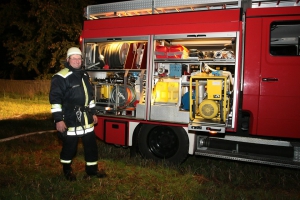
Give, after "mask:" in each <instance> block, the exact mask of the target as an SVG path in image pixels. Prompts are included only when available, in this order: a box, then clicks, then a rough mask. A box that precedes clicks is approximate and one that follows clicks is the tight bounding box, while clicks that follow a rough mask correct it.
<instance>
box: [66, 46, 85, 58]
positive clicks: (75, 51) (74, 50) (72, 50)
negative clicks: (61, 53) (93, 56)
mask: <svg viewBox="0 0 300 200" xmlns="http://www.w3.org/2000/svg"><path fill="white" fill-rule="evenodd" d="M75 54H76V55H81V56H82V53H81V51H80V49H79V48H77V47H71V48H70V49H68V52H67V58H69V57H70V56H71V55H75Z"/></svg>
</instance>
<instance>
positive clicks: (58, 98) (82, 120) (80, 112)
mask: <svg viewBox="0 0 300 200" xmlns="http://www.w3.org/2000/svg"><path fill="white" fill-rule="evenodd" d="M81 67H82V53H81V51H80V49H79V48H77V47H71V48H69V49H68V51H67V62H66V63H65V68H64V69H62V70H61V71H59V72H58V73H56V74H55V75H54V76H53V77H52V81H51V88H50V94H49V100H50V104H51V112H52V115H53V118H54V122H55V125H56V129H57V131H58V135H59V138H60V139H62V150H61V153H60V162H61V163H62V165H63V173H64V175H65V177H66V179H67V180H69V181H75V180H76V176H75V174H74V173H73V171H72V168H71V163H72V159H73V158H74V156H75V154H76V151H77V144H78V140H79V138H81V140H82V144H83V148H84V158H85V161H86V163H85V171H86V175H85V177H98V178H102V177H105V176H106V173H105V172H104V171H103V170H101V171H99V170H98V163H97V161H98V147H97V143H96V136H95V133H94V125H95V124H97V116H96V115H95V112H96V111H95V102H94V100H93V89H92V85H91V84H90V82H89V76H88V74H87V72H86V71H85V70H83V69H81Z"/></svg>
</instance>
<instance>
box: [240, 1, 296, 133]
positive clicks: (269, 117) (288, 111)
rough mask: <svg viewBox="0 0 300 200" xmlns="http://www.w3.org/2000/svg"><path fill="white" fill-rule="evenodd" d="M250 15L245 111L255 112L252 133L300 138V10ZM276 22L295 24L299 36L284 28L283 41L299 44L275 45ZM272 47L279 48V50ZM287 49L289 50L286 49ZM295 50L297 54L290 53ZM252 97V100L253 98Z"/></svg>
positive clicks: (246, 50) (247, 37) (288, 24)
mask: <svg viewBox="0 0 300 200" xmlns="http://www.w3.org/2000/svg"><path fill="white" fill-rule="evenodd" d="M250 10H251V9H250ZM258 11H260V12H258ZM293 11H294V12H295V13H293ZM249 13H251V15H248V18H247V20H246V45H245V84H244V95H245V96H244V102H243V109H245V110H251V114H252V118H251V120H252V124H251V125H252V128H251V129H250V131H251V133H252V134H257V135H263V136H275V137H289V138H299V137H300V134H299V131H298V132H297V131H296V130H297V129H296V128H295V127H296V126H297V122H298V121H299V118H300V106H299V101H300V93H299V91H298V89H297V88H299V86H300V83H299V80H298V77H297V75H298V74H299V73H300V56H299V41H297V40H299V35H300V31H299V30H298V29H299V27H300V26H299V24H300V15H299V13H300V9H299V7H298V8H296V9H295V8H292V9H291V10H282V9H281V10H278V12H277V13H276V9H272V12H271V13H269V15H267V14H268V9H256V10H255V12H251V11H250V12H249ZM254 13H255V15H257V17H256V16H254ZM284 14H285V16H283V15H284ZM278 15H281V16H278ZM250 16H251V18H250ZM261 16H263V17H261ZM276 23H278V24H279V25H280V24H283V25H284V24H285V23H286V24H287V26H290V23H292V24H293V23H294V24H295V27H298V28H296V30H295V29H293V30H295V32H297V31H298V33H292V32H290V33H287V32H289V30H287V29H286V30H284V28H282V34H283V35H284V38H282V39H281V40H291V41H292V40H294V39H295V40H296V41H295V42H294V43H295V44H289V47H284V45H283V44H280V43H278V44H275V43H274V41H275V40H274V38H275V36H274V34H275V33H274V32H275V31H276V30H274V29H277V31H278V30H279V26H278V25H276ZM297 24H298V26H297ZM293 26H294V25H293ZM278 32H279V31H278ZM284 32H286V33H284ZM271 34H273V36H271ZM276 34H277V35H278V34H281V33H276ZM272 37H273V38H272ZM271 40H272V41H271ZM275 42H276V41H275ZM272 48H275V51H274V49H272ZM283 48H286V49H284V50H282V49H283ZM291 48H294V49H295V52H289V51H290V49H291ZM297 48H298V50H297ZM276 49H277V50H276ZM278 49H281V50H278ZM276 51H280V52H276ZM296 51H297V52H296ZM250 96H252V98H249V97H250ZM253 100H254V101H253Z"/></svg>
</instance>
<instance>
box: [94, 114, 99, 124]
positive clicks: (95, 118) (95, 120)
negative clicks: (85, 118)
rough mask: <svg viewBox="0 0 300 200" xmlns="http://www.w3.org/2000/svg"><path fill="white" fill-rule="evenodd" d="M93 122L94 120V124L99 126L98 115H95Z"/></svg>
mask: <svg viewBox="0 0 300 200" xmlns="http://www.w3.org/2000/svg"><path fill="white" fill-rule="evenodd" d="M93 120H94V122H93V123H94V124H97V123H98V117H97V115H93Z"/></svg>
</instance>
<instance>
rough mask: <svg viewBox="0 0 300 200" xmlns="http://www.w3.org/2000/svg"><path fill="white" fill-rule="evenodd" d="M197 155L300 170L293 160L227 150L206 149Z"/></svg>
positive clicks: (299, 165)
mask: <svg viewBox="0 0 300 200" xmlns="http://www.w3.org/2000/svg"><path fill="white" fill-rule="evenodd" d="M195 155H198V156H207V157H213V158H222V159H229V160H236V161H243V162H249V163H259V164H266V165H273V166H280V167H287V168H296V169H300V162H295V161H294V160H293V159H291V158H283V157H276V156H262V155H254V154H243V153H233V152H230V151H225V150H219V149H205V148H203V150H202V149H199V150H197V151H196V152H195Z"/></svg>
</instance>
